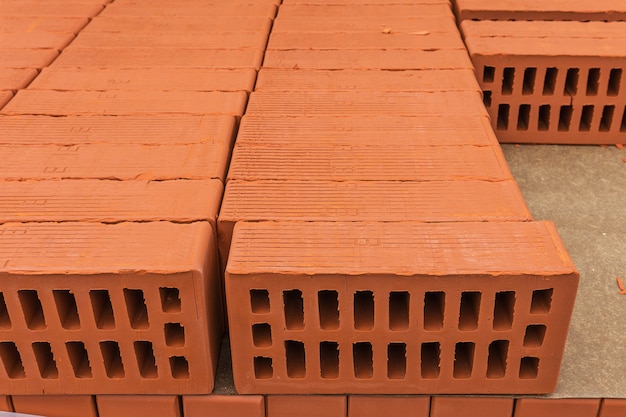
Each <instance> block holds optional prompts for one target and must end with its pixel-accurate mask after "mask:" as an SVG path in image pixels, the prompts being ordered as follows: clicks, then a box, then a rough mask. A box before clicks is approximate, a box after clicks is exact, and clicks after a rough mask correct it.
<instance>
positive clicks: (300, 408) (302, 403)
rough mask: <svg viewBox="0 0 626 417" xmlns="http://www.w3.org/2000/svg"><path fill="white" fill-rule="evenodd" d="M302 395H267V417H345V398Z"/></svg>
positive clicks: (339, 396)
mask: <svg viewBox="0 0 626 417" xmlns="http://www.w3.org/2000/svg"><path fill="white" fill-rule="evenodd" d="M313 399H314V401H311V400H312V398H311V397H309V396H304V395H291V396H288V395H268V396H267V397H266V403H267V405H266V416H267V417H290V416H293V415H297V416H301V417H319V416H326V417H345V416H346V414H347V411H348V410H347V398H346V397H345V396H341V395H333V396H330V395H328V396H324V395H321V396H316V397H314V398H313Z"/></svg>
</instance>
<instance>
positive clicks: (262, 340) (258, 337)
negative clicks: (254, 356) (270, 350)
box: [252, 323, 272, 347]
mask: <svg viewBox="0 0 626 417" xmlns="http://www.w3.org/2000/svg"><path fill="white" fill-rule="evenodd" d="M252 342H253V343H254V346H256V347H270V346H272V326H270V325H269V323H257V324H253V325H252Z"/></svg>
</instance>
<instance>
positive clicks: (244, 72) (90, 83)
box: [29, 66, 256, 91]
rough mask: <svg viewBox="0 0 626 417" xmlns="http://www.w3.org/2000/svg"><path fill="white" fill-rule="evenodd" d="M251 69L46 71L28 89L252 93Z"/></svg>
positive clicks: (253, 73)
mask: <svg viewBox="0 0 626 417" xmlns="http://www.w3.org/2000/svg"><path fill="white" fill-rule="evenodd" d="M255 78H256V71H255V70H253V69H233V70H226V69H210V70H207V69H204V68H202V69H201V68H143V69H123V68H108V69H104V68H82V69H81V70H80V71H76V69H71V68H57V67H56V66H52V67H49V68H45V69H44V70H43V71H42V72H41V74H40V75H39V76H38V77H37V78H36V79H35V82H33V83H32V84H31V85H30V86H29V89H33V90H35V89H37V90H102V91H103V90H108V91H112V90H126V91H133V90H135V91H137V90H163V91H165V90H167V91H252V90H253V89H254V80H255Z"/></svg>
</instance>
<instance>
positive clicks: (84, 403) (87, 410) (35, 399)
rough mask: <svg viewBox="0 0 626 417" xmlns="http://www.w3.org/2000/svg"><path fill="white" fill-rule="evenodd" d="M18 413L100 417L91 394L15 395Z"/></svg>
mask: <svg viewBox="0 0 626 417" xmlns="http://www.w3.org/2000/svg"><path fill="white" fill-rule="evenodd" d="M11 399H12V401H13V407H14V408H15V410H14V411H15V412H16V413H22V414H34V415H38V416H46V417H98V412H97V411H96V404H95V399H94V398H93V397H92V396H91V395H14V396H12V397H11Z"/></svg>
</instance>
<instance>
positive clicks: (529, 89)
mask: <svg viewBox="0 0 626 417" xmlns="http://www.w3.org/2000/svg"><path fill="white" fill-rule="evenodd" d="M535 78H537V68H526V69H525V70H524V82H523V85H522V95H530V94H532V93H533V92H534V91H535Z"/></svg>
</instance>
